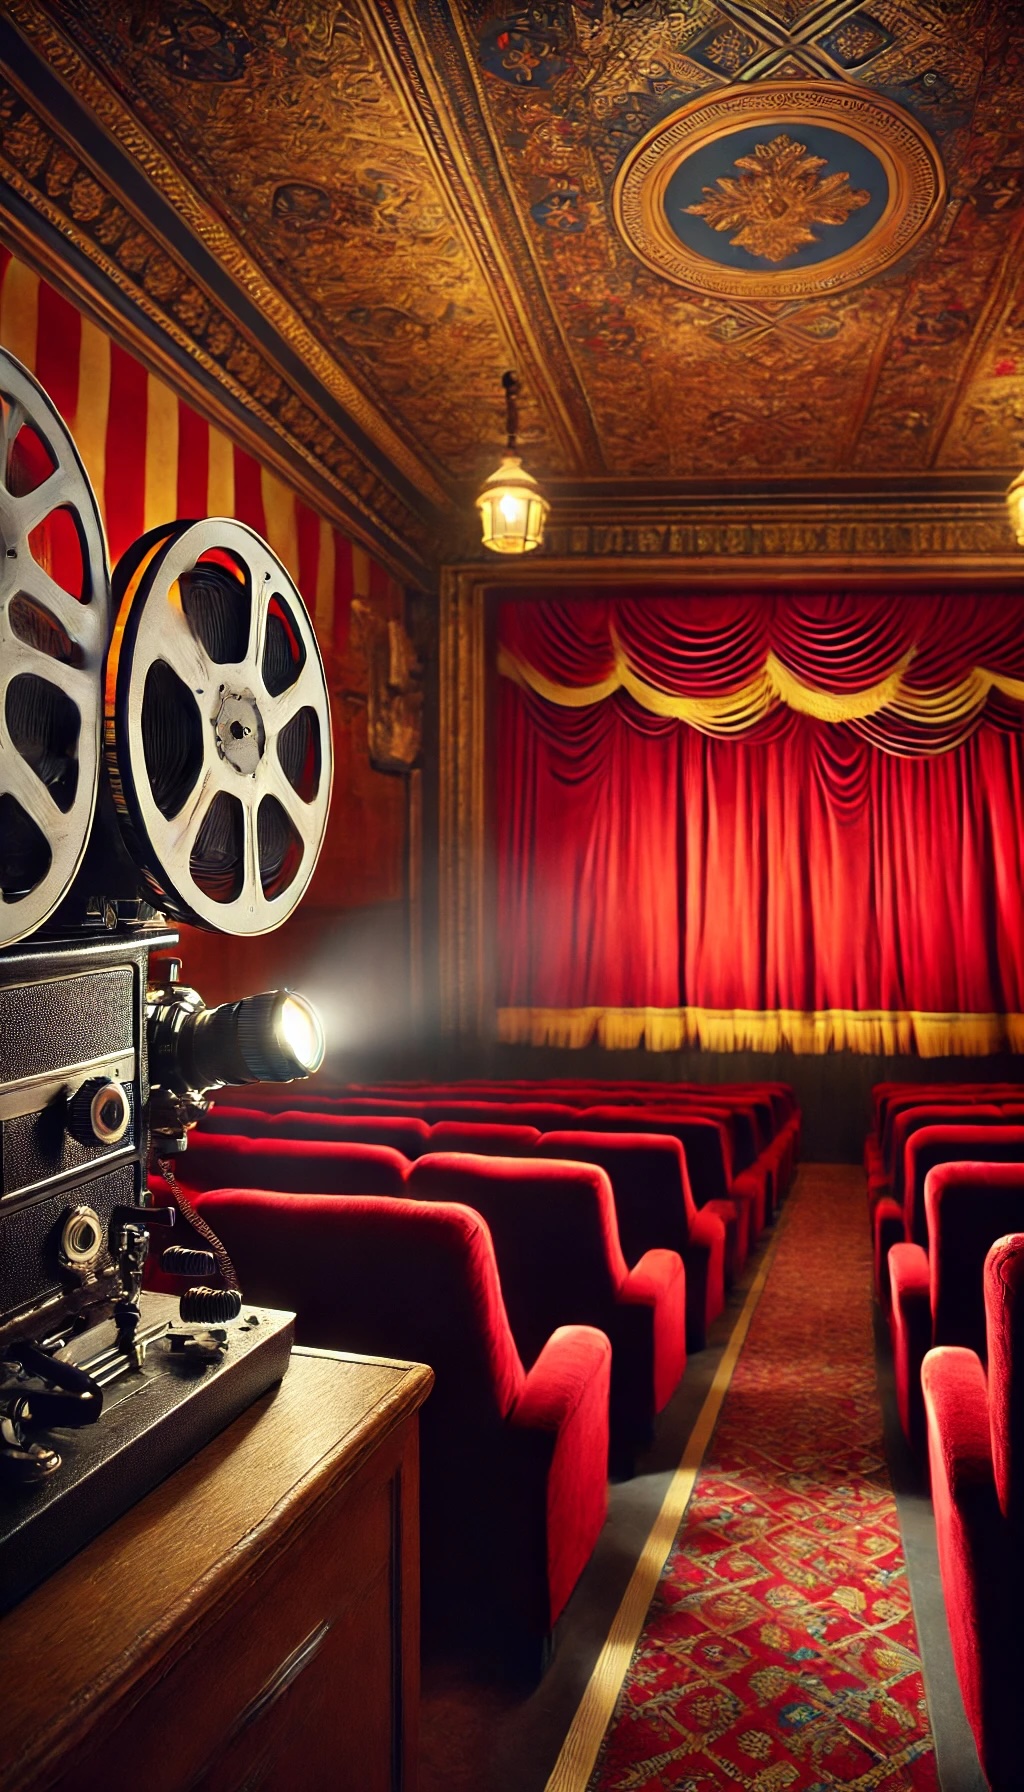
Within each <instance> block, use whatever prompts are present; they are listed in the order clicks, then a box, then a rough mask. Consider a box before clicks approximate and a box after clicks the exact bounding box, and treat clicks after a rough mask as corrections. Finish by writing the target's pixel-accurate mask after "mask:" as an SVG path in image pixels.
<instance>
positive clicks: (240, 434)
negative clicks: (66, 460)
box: [0, 71, 430, 579]
mask: <svg viewBox="0 0 1024 1792" xmlns="http://www.w3.org/2000/svg"><path fill="white" fill-rule="evenodd" d="M4 73H5V75H6V74H7V73H8V71H4ZM10 101H13V102H14V104H15V105H16V106H19V107H21V108H22V114H21V117H20V118H19V119H18V120H17V121H16V128H15V129H10V128H8V127H9V125H10V115H11V105H10ZM0 127H2V128H0V230H2V234H3V237H4V238H5V240H7V241H8V242H9V243H10V245H11V247H12V248H13V249H14V250H15V251H16V252H17V253H18V254H21V255H23V256H24V258H25V259H26V260H27V261H28V262H29V263H30V264H31V265H32V266H33V267H35V268H36V269H37V271H38V272H40V273H41V274H42V276H43V277H44V278H46V279H50V280H52V281H53V282H54V283H55V284H56V285H57V286H58V287H60V288H62V289H63V290H64V291H65V292H66V293H67V295H68V297H69V298H70V299H71V301H72V303H74V304H75V305H77V306H78V307H79V308H81V309H83V310H85V311H87V312H88V313H89V314H90V315H91V316H92V317H93V318H95V320H96V321H97V323H99V324H100V326H101V328H103V329H104V330H106V331H107V333H108V334H109V335H111V336H112V337H114V339H115V340H117V341H119V342H121V343H123V344H124V346H125V347H126V348H128V349H129V351H130V352H131V353H132V354H134V355H137V356H138V357H139V359H141V360H142V361H144V362H145V363H146V365H147V366H149V367H151V368H152V369H153V370H154V372H156V373H157V374H158V375H159V376H160V377H161V378H162V379H165V380H166V381H167V383H168V384H169V385H170V386H171V387H172V388H173V389H174V390H176V391H178V392H179V393H180V394H181V395H182V397H184V398H185V399H186V401H187V402H188V403H190V404H194V405H195V406H196V408H197V409H198V410H200V411H201V412H203V414H204V415H205V416H207V417H208V418H209V419H210V420H211V421H212V422H213V423H214V424H215V425H216V426H217V427H218V428H220V429H223V430H224V431H225V432H226V433H227V434H228V435H229V436H230V437H231V438H232V439H234V440H236V441H239V442H240V443H241V444H242V445H243V446H244V447H245V448H247V449H248V450H249V451H250V452H251V453H253V454H254V455H255V456H256V458H257V459H259V460H260V461H262V462H265V463H266V464H267V465H269V466H271V467H273V468H274V469H275V470H277V471H278V472H280V473H281V475H282V477H283V478H284V479H285V480H286V481H287V483H288V484H290V485H291V486H293V487H294V488H295V489H296V490H297V491H298V492H299V493H300V495H301V496H303V497H305V498H307V499H308V501H309V502H310V504H312V505H313V507H314V508H315V509H317V510H318V511H319V512H321V513H322V514H324V515H326V516H327V517H328V518H329V519H330V520H331V521H332V522H334V523H335V524H336V525H337V527H338V528H340V529H341V530H342V531H343V532H344V533H345V534H346V535H348V536H351V537H354V538H355V539H357V540H359V541H362V542H363V543H364V544H365V546H366V547H367V548H368V549H369V550H370V552H371V553H373V554H374V556H375V557H376V558H377V559H379V560H381V561H382V562H383V563H384V564H385V565H387V567H388V569H389V570H390V571H392V572H394V573H395V574H396V576H397V577H398V578H399V579H407V578H408V577H409V576H410V571H411V565H410V563H411V562H412V563H417V562H418V564H419V566H420V567H421V568H422V569H423V573H425V572H426V568H427V560H428V548H429V545H430V544H429V542H428V538H427V530H426V524H425V523H424V521H423V520H422V519H421V518H418V517H414V515H413V513H412V512H411V511H410V510H409V509H408V507H407V506H406V505H405V503H404V501H403V500H401V499H400V498H398V496H397V495H396V494H395V493H394V492H393V491H392V490H391V488H389V487H387V486H386V485H385V484H384V482H383V481H382V480H381V479H380V478H379V476H378V475H377V474H376V473H374V472H372V471H371V470H370V469H368V468H367V467H366V466H365V464H364V463H363V462H362V461H360V460H359V459H358V457H357V456H356V455H355V454H354V453H353V452H352V451H350V450H349V449H348V447H347V445H346V444H345V443H344V442H343V441H342V439H341V438H340V437H339V436H338V435H337V433H336V432H335V430H334V429H333V426H331V425H330V424H329V423H328V421H327V420H326V419H325V418H324V417H323V416H322V415H321V413H320V412H319V411H317V410H316V408H315V407H314V406H313V405H312V404H311V403H310V402H309V401H307V400H306V399H305V397H303V396H300V395H299V394H298V393H296V392H295V391H294V390H293V389H291V388H290V387H289V386H288V383H287V381H286V379H285V377H284V376H283V375H282V374H281V372H280V371H279V370H278V369H277V368H276V366H275V365H274V363H272V362H270V361H269V360H268V359H267V358H266V356H265V355H264V354H263V353H262V351H261V350H260V349H258V348H257V347H256V346H255V345H254V344H253V343H252V342H251V341H250V339H249V338H248V337H247V336H246V335H244V333H243V332H242V331H241V330H240V329H239V328H238V326H237V325H236V324H235V322H234V320H233V319H231V318H229V317H228V316H227V314H226V313H225V312H224V311H223V309H222V308H219V307H218V304H217V303H216V302H215V301H212V300H210V299H209V298H208V297H207V295H206V292H205V289H203V288H202V287H201V286H199V284H198V283H197V282H196V281H195V280H194V279H193V278H192V275H191V270H190V269H188V268H186V267H185V266H184V264H183V263H182V262H181V261H180V260H179V259H178V258H176V257H175V256H173V255H171V254H170V252H169V251H168V250H167V249H166V248H165V246H164V245H163V243H162V242H161V241H160V240H159V239H158V238H156V237H154V236H152V235H151V234H150V233H149V231H148V229H147V227H146V225H145V221H144V220H142V221H141V222H139V221H137V216H136V214H134V213H132V212H129V210H128V208H127V207H126V206H125V205H123V204H122V202H121V200H120V198H119V196H118V195H116V194H114V193H112V192H111V191H110V189H109V188H108V187H107V186H105V185H104V184H103V183H102V181H101V180H100V179H98V178H97V177H96V176H95V174H94V172H93V169H92V164H91V163H87V162H83V161H82V160H81V158H80V157H79V156H78V154H77V151H76V150H75V149H74V147H73V146H72V145H70V144H69V143H68V141H67V139H65V138H64V137H63V136H62V135H58V134H57V131H56V128H55V127H53V126H51V123H50V121H49V120H48V119H47V118H46V117H45V116H44V115H43V114H42V113H41V112H40V111H39V110H38V109H37V108H36V106H35V103H34V101H33V100H32V99H31V96H26V95H25V94H23V92H22V90H21V88H20V86H19V85H17V84H15V83H14V81H13V80H6V81H5V80H4V79H3V78H0ZM26 137H27V138H28V140H27V141H26ZM19 145H20V147H21V148H22V150H23V154H24V156H25V158H27V159H26V166H28V167H29V168H30V169H31V172H32V175H33V178H28V177H27V176H26V174H25V172H24V171H23V168H22V167H21V166H19V165H17V164H16V163H15V161H14V159H13V157H14V154H15V146H19ZM51 164H52V167H53V169H54V170H55V171H56V178H55V180H53V181H51V179H50V176H49V171H50V169H51ZM4 185H6V186H7V187H8V188H9V189H10V191H11V192H12V193H14V194H16V195H17V196H18V197H19V198H20V199H21V200H22V201H23V202H24V204H25V205H26V207H27V208H28V209H29V212H30V213H31V214H33V215H34V216H35V217H38V218H40V219H41V220H43V221H44V222H45V223H46V224H47V225H48V226H49V227H50V231H51V232H52V233H53V234H52V236H51V235H50V234H49V232H45V233H44V232H42V231H36V230H33V229H32V228H31V226H30V224H29V223H28V222H27V221H26V220H25V219H24V218H23V216H22V215H21V214H20V213H19V212H18V211H17V210H15V209H13V208H12V207H10V206H9V205H7V204H5V201H4V190H3V189H4ZM72 188H73V189H74V192H75V195H76V199H77V201H78V202H80V203H83V202H84V203H85V205H86V208H87V212H88V216H89V219H90V221H91V223H92V224H93V225H94V226H96V225H97V224H98V226H99V229H100V230H101V231H102V235H100V234H97V236H96V240H94V239H93V236H91V235H90V234H89V231H88V229H87V228H86V227H85V226H84V224H80V223H79V221H78V220H77V219H76V218H75V217H74V216H73V215H72V214H71V213H70V212H69V211H68V210H66V209H65V208H64V207H63V206H62V205H61V204H59V203H58V198H57V195H59V194H60V193H61V192H64V191H67V192H70V191H71V190H72ZM97 199H98V201H99V203H98V205H97V203H96V201H97ZM66 242H71V243H72V244H73V245H74V246H75V248H76V249H77V250H78V251H79V253H80V254H81V256H82V257H83V261H84V262H86V263H88V264H91V265H92V267H94V268H96V269H97V270H98V271H99V273H100V274H101V275H102V276H103V277H104V278H105V279H106V280H107V281H109V282H110V284H111V286H113V287H114V288H116V290H117V291H118V292H120V293H121V294H122V295H123V297H124V298H125V299H126V300H127V301H128V303H129V304H130V306H131V307H132V308H133V309H134V310H136V311H138V312H139V314H140V317H141V318H144V319H146V320H147V321H148V323H149V324H150V325H151V326H152V327H151V328H150V329H146V328H145V326H144V325H143V324H142V323H140V324H139V325H137V326H136V325H134V324H133V323H132V321H131V320H130V317H128V316H126V315H125V313H124V312H123V311H122V310H121V309H119V308H118V307H117V306H116V305H115V304H114V303H112V302H111V301H110V299H108V298H107V297H106V295H105V294H104V293H103V291H102V289H101V288H100V287H99V286H97V284H96V283H95V282H93V281H92V280H91V279H90V278H89V277H88V274H87V271H86V268H85V267H79V266H78V265H76V263H75V262H74V261H73V260H72V259H71V258H70V257H67V256H65V255H64V254H62V252H61V250H62V245H63V244H64V243H66ZM118 250H120V251H121V257H122V258H121V259H119V258H118V254H117V251H118ZM147 283H148V285H147ZM149 286H153V287H154V288H155V289H157V290H158V292H159V294H160V296H159V297H158V298H154V297H153V296H151V293H150V291H149ZM168 293H170V294H172V295H173V297H174V298H175V299H176V300H177V302H178V308H179V310H180V309H182V307H184V309H185V310H186V311H187V312H189V313H190V314H191V316H192V318H193V320H195V319H199V320H201V321H199V322H196V321H193V323H192V325H191V327H189V328H186V327H184V325H183V324H182V323H179V322H178V320H177V318H176V316H175V315H174V314H173V313H172V311H171V310H170V308H169V305H170V300H168V297H167V295H168ZM211 340H216V342H217V343H218V344H219V345H220V352H219V353H213V352H210V350H209V349H208V347H207V346H205V344H206V343H207V342H209V341H211ZM169 343H173V344H175V345H176V346H177V348H178V349H179V351H180V354H179V355H175V354H174V353H173V352H172V351H171V349H170V347H169V346H167V344H169ZM193 367H195V368H196V369H197V370H199V369H201V370H202V374H203V375H205V376H206V377H205V379H204V378H203V377H201V375H200V373H199V372H198V371H197V372H196V373H195V374H193V373H192V372H191V369H192V368H193ZM243 375H245V376H246V377H245V378H244V379H243V377H242V376H243ZM221 392H223V393H224V394H226V395H227V396H228V397H229V398H230V399H231V400H233V401H234V405H236V406H237V407H238V408H237V409H235V408H233V407H232V408H229V407H228V405H227V404H226V403H223V402H218V399H219V394H220V393H221ZM275 399H276V400H277V401H278V402H277V405H276V408H272V406H273V401H274V400H275ZM250 420H254V421H250ZM255 422H258V423H261V424H262V425H263V429H264V431H265V432H266V433H263V432H261V431H260V430H258V429H257V428H256V427H255ZM278 442H280V443H281V444H282V446H281V447H280V448H279V447H278V446H277V443H278ZM317 480H319V481H320V483H319V484H318V483H317ZM332 489H333V490H334V491H335V492H337V494H338V496H339V497H340V498H341V499H342V500H343V501H344V507H342V506H339V505H338V504H336V503H332V502H331V497H330V494H331V491H332ZM362 518H365V519H366V523H363V522H361V520H360V519H362ZM367 524H372V525H374V526H375V528H376V530H377V531H379V534H375V533H374V530H373V528H371V527H368V526H367ZM381 537H383V539H381ZM389 544H394V545H393V546H391V545H389Z"/></svg>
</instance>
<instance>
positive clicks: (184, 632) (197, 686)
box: [163, 603, 215, 698]
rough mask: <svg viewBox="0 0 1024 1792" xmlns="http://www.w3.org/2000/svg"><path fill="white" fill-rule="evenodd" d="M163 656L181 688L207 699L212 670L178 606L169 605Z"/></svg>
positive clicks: (165, 623) (200, 643)
mask: <svg viewBox="0 0 1024 1792" xmlns="http://www.w3.org/2000/svg"><path fill="white" fill-rule="evenodd" d="M163 634H164V644H165V647H166V652H165V654H164V656H163V657H164V658H165V659H166V661H167V663H168V665H170V666H173V668H174V670H175V672H177V674H178V677H179V678H180V679H181V681H182V683H183V684H186V685H187V686H188V688H189V690H190V691H192V693H193V695H194V696H196V697H197V698H198V697H203V696H205V695H206V693H207V691H208V689H209V686H210V682H211V680H213V677H214V672H215V667H214V666H213V665H212V664H211V661H210V658H209V655H208V654H207V653H206V651H205V649H204V647H203V644H202V642H201V641H199V640H197V639H196V636H195V635H194V634H193V632H192V628H191V626H190V624H189V620H188V617H187V616H186V615H185V612H184V611H183V610H182V609H181V608H180V607H179V606H178V605H177V604H173V603H172V604H168V605H167V609H166V616H165V622H164V628H163Z"/></svg>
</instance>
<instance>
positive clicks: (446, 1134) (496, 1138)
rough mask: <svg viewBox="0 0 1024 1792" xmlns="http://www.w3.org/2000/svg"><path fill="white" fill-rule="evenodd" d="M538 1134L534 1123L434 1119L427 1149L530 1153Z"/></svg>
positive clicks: (487, 1154) (477, 1154) (479, 1154)
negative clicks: (507, 1123)
mask: <svg viewBox="0 0 1024 1792" xmlns="http://www.w3.org/2000/svg"><path fill="white" fill-rule="evenodd" d="M539 1138H540V1133H539V1132H538V1131H537V1128H536V1127H535V1126H505V1125H501V1124H498V1123H494V1124H491V1123H489V1122H488V1121H486V1120H435V1121H434V1124H433V1126H431V1127H430V1128H429V1137H428V1139H427V1142H426V1146H425V1150H426V1151H430V1152H437V1151H468V1152H470V1153H472V1155H473V1156H475V1157H531V1156H532V1155H533V1152H534V1150H535V1149H536V1145H537V1140H538V1139H539ZM417 1155H422V1153H418V1154H417Z"/></svg>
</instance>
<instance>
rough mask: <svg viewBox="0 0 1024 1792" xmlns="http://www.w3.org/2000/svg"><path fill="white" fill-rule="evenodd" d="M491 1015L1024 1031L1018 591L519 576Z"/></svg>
mask: <svg viewBox="0 0 1024 1792" xmlns="http://www.w3.org/2000/svg"><path fill="white" fill-rule="evenodd" d="M498 665H499V671H500V672H501V673H502V674H503V677H502V687H501V701H500V710H499V727H498V816H499V925H498V940H499V1003H500V1009H499V1031H500V1033H501V1036H502V1037H503V1038H505V1039H507V1040H532V1041H534V1042H538V1043H556V1044H563V1045H582V1044H585V1043H587V1041H588V1040H590V1039H593V1038H597V1039H598V1040H600V1041H601V1042H602V1043H604V1044H605V1045H608V1046H635V1045H638V1044H640V1043H641V1042H645V1043H646V1044H647V1045H648V1046H650V1047H653V1048H655V1049H658V1048H662V1049H672V1048H678V1047H680V1046H683V1045H686V1044H699V1045H702V1046H705V1047H708V1048H711V1049H718V1050H727V1049H742V1048H751V1049H762V1050H776V1049H779V1048H781V1047H786V1046H788V1047H792V1048H794V1049H796V1050H799V1051H826V1050H830V1049H834V1048H840V1047H845V1048H848V1049H852V1050H857V1051H866V1052H878V1051H884V1052H900V1051H917V1052H920V1053H922V1054H924V1055H936V1054H941V1053H948V1052H966V1053H982V1052H989V1051H994V1050H998V1049H1002V1048H1005V1047H1010V1048H1011V1049H1019V1048H1021V1047H1022V1046H1024V873H1022V863H1021V850H1020V824H1021V813H1022V808H1021V802H1022V795H1024V595H1018V594H1017V593H1016V592H1014V593H1006V594H996V595H985V596H979V597H972V596H970V595H963V594H961V593H950V594H944V595H938V596H898V597H891V598H888V597H885V596H879V595H875V594H872V595H862V594H859V593H834V594H829V595H820V596H819V595H812V594H798V595H793V596H782V595H777V594H776V595H772V596H759V595H754V596H750V597H735V596H728V597H726V596H717V595H716V596H711V597H699V596H689V595H688V596H685V597H679V598H650V599H630V600H626V599H618V600H616V599H606V598H602V599H598V600H581V599H568V600H560V601H559V600H551V601H537V602H525V601H524V602H516V603H511V602H509V603H506V604H504V605H503V606H502V610H501V615H500V624H499V661H498Z"/></svg>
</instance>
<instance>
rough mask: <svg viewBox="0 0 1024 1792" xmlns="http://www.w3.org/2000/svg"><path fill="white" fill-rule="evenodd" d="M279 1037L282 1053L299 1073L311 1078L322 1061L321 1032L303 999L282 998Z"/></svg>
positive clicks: (315, 1017)
mask: <svg viewBox="0 0 1024 1792" xmlns="http://www.w3.org/2000/svg"><path fill="white" fill-rule="evenodd" d="M278 1037H279V1039H280V1042H281V1045H282V1047H283V1048H284V1050H285V1051H286V1052H288V1053H290V1055H291V1057H292V1058H293V1059H294V1061H295V1063H296V1064H297V1065H298V1066H299V1067H300V1073H301V1072H304V1073H305V1075H306V1076H312V1074H313V1072H314V1070H319V1068H320V1066H321V1064H322V1063H323V1061H324V1030H323V1028H322V1026H321V1025H320V1020H319V1017H318V1015H317V1013H316V1010H315V1009H314V1008H311V1007H310V1005H309V1003H308V1002H307V1001H306V1000H305V999H304V997H302V996H296V995H292V994H290V993H286V994H285V998H284V1001H283V1003H282V1004H281V1016H280V1020H279V1022H278Z"/></svg>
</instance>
